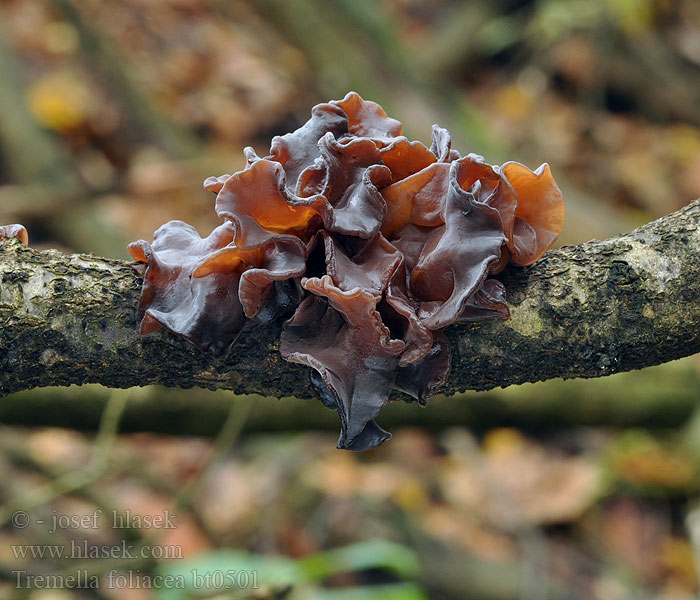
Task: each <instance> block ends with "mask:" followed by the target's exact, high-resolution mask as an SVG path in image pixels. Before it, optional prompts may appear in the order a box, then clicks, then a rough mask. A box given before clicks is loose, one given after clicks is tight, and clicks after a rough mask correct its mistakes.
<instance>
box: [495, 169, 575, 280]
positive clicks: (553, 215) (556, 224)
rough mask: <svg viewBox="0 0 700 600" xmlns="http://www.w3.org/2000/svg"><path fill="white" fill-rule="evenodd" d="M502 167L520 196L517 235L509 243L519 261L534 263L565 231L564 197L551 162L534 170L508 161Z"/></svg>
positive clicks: (517, 262) (516, 219) (516, 226)
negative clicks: (562, 230)
mask: <svg viewBox="0 0 700 600" xmlns="http://www.w3.org/2000/svg"><path fill="white" fill-rule="evenodd" d="M501 171H502V173H503V175H505V177H506V178H507V179H508V181H509V182H510V184H511V185H512V186H513V188H514V190H515V192H516V194H517V196H518V205H517V208H516V211H515V224H514V227H513V237H512V242H511V244H509V246H508V248H509V250H510V252H511V254H512V257H511V260H512V261H513V262H514V263H516V264H518V265H523V266H527V265H531V264H532V263H534V262H535V261H536V260H537V259H539V258H540V257H541V256H542V255H543V254H544V253H545V252H546V251H547V249H548V248H550V247H551V246H552V244H553V243H554V242H555V241H556V239H557V237H559V234H560V233H561V229H562V226H563V225H564V213H565V210H564V197H563V196H562V194H561V191H560V190H559V187H558V186H557V184H556V183H555V181H554V178H553V177H552V172H551V170H550V168H549V165H548V164H547V163H545V164H543V165H541V166H540V167H539V168H538V169H537V170H536V171H534V172H533V171H531V170H530V169H528V168H527V167H526V166H525V165H521V164H520V163H517V162H508V163H506V164H504V165H503V166H502V167H501Z"/></svg>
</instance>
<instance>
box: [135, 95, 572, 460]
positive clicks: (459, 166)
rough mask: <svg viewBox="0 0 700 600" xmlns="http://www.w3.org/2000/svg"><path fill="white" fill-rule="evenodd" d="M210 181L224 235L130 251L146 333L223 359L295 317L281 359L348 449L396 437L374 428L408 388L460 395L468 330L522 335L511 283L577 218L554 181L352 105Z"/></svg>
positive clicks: (368, 105) (178, 227)
mask: <svg viewBox="0 0 700 600" xmlns="http://www.w3.org/2000/svg"><path fill="white" fill-rule="evenodd" d="M244 153H245V156H246V159H247V164H246V167H245V169H243V170H242V171H239V172H238V173H234V174H233V175H222V176H219V177H210V178H209V179H207V180H206V181H205V183H204V186H205V188H206V189H208V190H210V191H212V192H214V193H215V194H216V212H217V214H218V215H219V216H220V217H221V218H222V219H223V224H222V225H220V226H219V227H217V228H216V229H214V231H213V232H211V233H210V234H209V236H208V237H206V238H201V237H200V236H199V234H198V233H197V232H196V231H195V230H194V228H192V227H191V226H190V225H187V224H185V223H182V222H181V221H171V222H170V223H167V224H165V225H163V226H162V227H161V228H160V229H158V231H156V233H155V235H154V240H153V243H152V244H149V243H148V242H145V241H143V240H141V241H138V242H134V243H133V244H131V245H130V246H129V251H130V252H131V255H132V256H133V257H134V259H136V260H137V261H139V262H142V263H146V265H147V267H146V270H145V277H144V284H143V292H142V296H141V303H140V307H139V319H140V322H141V331H142V333H149V332H151V331H154V330H155V329H158V328H160V327H165V328H167V329H169V330H170V331H172V332H173V333H175V334H177V335H180V336H182V337H184V338H185V339H187V340H190V341H191V342H193V343H195V344H197V345H198V346H201V347H203V348H207V349H208V350H210V351H211V352H213V353H214V354H217V355H221V354H223V353H225V352H227V351H228V349H229V348H230V347H231V346H232V344H233V343H234V342H235V341H236V338H237V336H238V335H239V333H240V332H241V329H242V328H243V326H244V324H245V322H246V319H257V320H260V321H263V322H269V321H271V320H273V319H278V318H284V319H286V321H285V322H284V326H283V331H282V339H281V343H280V351H281V353H282V356H283V357H284V358H285V359H286V360H289V361H292V362H297V363H302V364H305V365H308V366H310V367H311V368H312V382H313V383H314V385H315V387H316V389H317V390H318V392H319V396H320V398H321V400H322V401H323V403H324V404H325V405H326V406H328V407H329V408H332V409H334V410H337V411H338V414H339V417H340V422H341V435H340V439H339V442H338V447H339V448H347V449H351V450H366V449H370V448H374V447H376V446H378V445H379V444H381V443H382V442H383V441H384V440H385V439H387V438H388V437H389V434H388V433H387V432H385V431H384V430H383V429H381V428H380V427H379V426H378V425H377V424H376V423H375V422H374V419H375V418H376V417H377V415H378V414H379V412H380V411H381V409H382V407H383V406H384V405H385V404H386V402H387V400H388V397H389V394H390V392H391V391H392V390H393V389H398V390H400V391H402V392H404V393H405V394H407V395H408V396H409V397H411V398H412V399H415V400H417V401H419V402H421V403H424V402H425V401H426V399H427V397H428V396H429V395H430V394H431V393H432V392H433V390H434V389H435V388H436V387H437V386H439V385H440V384H442V383H444V382H445V380H446V377H447V373H448V371H449V367H450V348H449V342H448V341H447V337H446V336H445V335H444V334H443V333H442V331H441V330H442V329H443V328H444V327H447V326H448V325H450V324H452V323H459V322H463V321H480V320H484V319H494V318H495V319H507V318H508V316H509V313H508V306H507V304H506V290H505V289H504V286H503V284H502V283H501V282H500V281H499V280H498V279H496V278H495V276H496V275H497V274H498V273H499V272H500V271H501V270H502V269H503V268H504V267H505V266H506V264H507V263H508V262H511V263H513V264H516V265H521V266H524V265H530V264H532V263H533V262H535V261H536V260H537V259H538V258H539V257H540V256H542V254H543V253H544V252H545V251H546V250H547V248H549V247H550V246H551V245H552V243H553V242H554V241H555V240H556V238H557V236H558V234H559V232H560V231H561V228H562V224H563V219H564V202H563V199H562V196H561V193H560V191H559V188H558V187H557V185H556V183H555V182H554V180H553V178H552V175H551V172H550V170H549V166H548V165H546V164H545V165H542V166H541V167H540V168H539V169H537V170H536V171H531V170H530V169H528V168H527V167H525V166H524V165H521V164H519V163H515V162H509V163H506V164H505V165H502V166H494V165H490V164H488V163H487V162H486V161H485V160H484V159H483V158H482V157H480V156H478V155H476V154H468V155H466V156H464V157H462V156H460V154H459V153H458V152H457V151H456V150H454V149H453V148H452V143H451V139H450V134H449V132H448V131H447V130H445V129H442V128H440V127H438V126H434V127H433V131H432V141H431V145H430V146H429V147H428V146H426V145H424V144H422V143H421V142H418V141H410V140H408V139H407V138H405V137H403V136H402V127H401V123H399V122H398V121H397V120H395V119H392V118H390V117H388V116H387V114H386V113H385V112H384V110H383V109H382V108H381V107H380V106H379V105H378V104H376V103H374V102H368V101H365V100H363V99H362V98H361V97H360V96H359V95H357V94H356V93H354V92H351V93H349V94H348V95H347V96H346V97H345V98H344V99H343V100H341V101H334V102H329V103H325V104H319V105H318V106H315V107H314V108H313V110H312V112H311V118H310V119H309V121H308V122H307V123H305V124H304V125H303V126H302V127H300V128H299V129H297V130H296V131H294V132H292V133H288V134H286V135H283V136H278V137H275V138H273V140H272V144H271V148H270V152H269V154H268V155H267V156H264V157H260V156H258V155H257V154H256V153H255V152H254V151H253V150H252V148H246V149H245V151H244Z"/></svg>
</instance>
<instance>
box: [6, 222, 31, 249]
mask: <svg viewBox="0 0 700 600" xmlns="http://www.w3.org/2000/svg"><path fill="white" fill-rule="evenodd" d="M13 237H14V238H17V239H18V240H19V241H20V242H22V243H23V244H24V245H25V246H27V245H28V244H29V234H28V233H27V230H26V229H25V228H24V226H23V225H19V224H18V223H14V224H12V225H1V226H0V238H13Z"/></svg>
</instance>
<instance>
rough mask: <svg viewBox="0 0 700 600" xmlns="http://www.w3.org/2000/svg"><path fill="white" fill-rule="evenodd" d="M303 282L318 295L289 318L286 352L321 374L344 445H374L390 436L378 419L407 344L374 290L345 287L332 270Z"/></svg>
mask: <svg viewBox="0 0 700 600" xmlns="http://www.w3.org/2000/svg"><path fill="white" fill-rule="evenodd" d="M302 285H303V286H304V288H305V289H307V290H308V291H310V292H311V293H312V294H313V295H312V296H310V297H308V298H306V299H305V300H304V301H303V302H302V304H301V305H300V307H299V309H298V310H297V312H296V313H295V315H294V316H293V317H292V318H291V319H290V320H289V321H288V322H287V323H286V325H285V328H284V330H283V332H282V338H281V343H280V352H281V353H282V356H283V358H285V359H286V360H289V361H291V362H298V363H302V364H306V365H309V366H310V367H313V368H314V369H316V371H318V373H319V374H320V376H321V379H322V381H323V383H324V384H325V386H326V387H327V392H326V393H327V395H329V396H330V397H331V398H333V399H334V404H335V407H334V408H336V410H337V411H338V415H339V416H340V422H341V435H340V439H339V440H338V447H339V448H345V449H349V450H367V449H370V448H374V447H375V446H377V445H379V444H380V443H381V442H383V441H384V440H385V439H387V438H388V437H390V436H389V434H388V433H387V432H385V431H384V430H382V429H381V428H380V427H379V426H378V425H376V423H374V420H373V419H374V418H375V417H376V416H377V415H378V414H379V411H380V410H381V409H382V407H383V406H384V405H385V404H386V403H387V401H388V398H389V393H390V392H391V389H392V387H393V385H394V378H395V376H396V369H397V365H398V356H399V355H400V354H401V352H402V351H403V349H404V343H403V342H402V341H400V340H393V339H391V338H390V332H389V329H388V328H387V327H386V326H385V325H384V324H383V323H382V319H381V316H380V314H379V313H378V312H377V311H376V305H377V299H376V298H375V297H374V296H373V295H372V294H369V293H367V292H364V291H362V290H361V289H359V288H355V289H354V290H351V291H349V292H345V291H343V290H341V289H339V288H338V287H336V286H335V285H333V282H332V281H331V278H330V277H329V276H328V275H324V276H323V277H322V278H320V279H316V278H314V279H308V280H304V281H303V283H302Z"/></svg>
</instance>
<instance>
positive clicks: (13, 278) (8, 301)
mask: <svg viewBox="0 0 700 600" xmlns="http://www.w3.org/2000/svg"><path fill="white" fill-rule="evenodd" d="M699 226H700V201H695V202H693V203H691V204H690V205H689V206H687V207H686V208H684V209H682V210H680V211H678V212H676V213H674V214H672V215H669V216H667V217H664V218H662V219H659V220H658V221H654V222H653V223H649V224H647V225H645V226H643V227H641V228H639V229H637V230H635V231H633V232H631V233H629V234H625V235H622V236H619V237H615V238H611V239H609V240H605V241H597V240H594V241H590V242H587V243H585V244H580V245H578V246H571V247H564V248H561V249H560V250H556V251H552V252H549V253H547V254H546V255H545V257H544V258H543V259H542V260H540V261H539V262H538V263H536V264H535V265H533V266H532V267H528V268H510V269H508V270H506V271H505V272H504V273H503V274H502V277H501V278H502V280H503V282H504V283H505V286H506V289H507V290H508V302H509V305H510V308H511V315H512V316H511V319H510V320H508V321H504V322H501V321H493V322H486V323H470V324H464V325H458V326H453V327H450V328H448V335H449V337H450V340H451V342H452V354H453V358H452V371H451V373H450V379H449V382H448V384H447V385H446V386H445V387H444V388H443V389H442V390H440V391H441V392H443V393H452V392H458V391H463V390H467V389H474V390H485V389H490V388H493V387H497V386H507V385H511V384H517V383H523V382H526V381H541V380H545V379H550V378H553V377H599V376H603V375H609V374H612V373H616V372H619V371H628V370H632V369H639V368H642V367H646V366H650V365H655V364H659V363H662V362H666V361H669V360H672V359H675V358H680V357H682V356H687V355H689V354H693V353H695V352H698V351H700V327H699V325H700V300H699V299H700V261H698V257H700V230H699ZM0 275H1V283H0V322H1V323H2V330H1V332H0V369H1V372H2V377H1V379H0V394H2V395H4V394H8V393H10V392H14V391H19V390H23V389H28V388H32V387H38V386H48V385H68V384H72V383H88V382H94V383H102V384H104V385H106V386H109V387H131V386H137V385H147V384H154V383H158V384H163V385H167V386H179V387H192V386H202V387H208V388H211V389H232V390H235V391H236V392H238V393H252V392H257V393H262V394H264V395H267V396H276V397H282V396H289V395H295V396H298V397H308V396H310V395H311V394H312V390H311V386H310V384H309V378H308V374H307V370H306V368H304V367H301V366H299V365H294V364H290V363H287V362H285V361H284V360H282V358H281V357H280V356H279V352H278V340H279V333H280V327H281V325H280V324H277V325H273V326H269V325H266V326H262V325H259V324H256V323H253V322H250V323H249V325H248V326H247V328H246V330H245V331H244V333H243V334H242V335H241V338H240V340H239V342H238V343H237V345H236V346H235V348H234V350H233V351H232V352H231V353H230V354H229V355H228V356H227V357H225V358H223V359H215V358H212V357H211V356H209V355H208V354H207V353H205V352H203V351H201V350H199V349H197V348H195V347H193V346H192V345H190V344H189V343H187V342H186V341H184V340H181V339H179V338H177V337H175V336H173V335H171V334H169V333H167V332H165V331H160V332H157V333H155V334H151V335H149V336H145V337H141V336H140V335H139V333H138V331H137V324H136V320H135V315H136V306H137V304H138V298H139V294H140V289H141V279H140V277H139V275H138V274H137V272H136V271H135V270H134V268H133V264H131V263H127V262H124V261H118V260H108V259H104V258H98V257H94V256H87V255H78V254H73V255H66V254H61V253H60V252H57V251H53V250H45V251H37V250H33V249H31V248H26V247H24V246H22V245H21V244H20V243H19V242H18V241H16V240H4V241H2V242H0Z"/></svg>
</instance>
